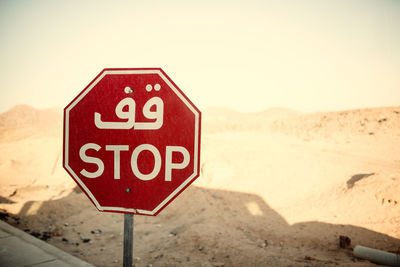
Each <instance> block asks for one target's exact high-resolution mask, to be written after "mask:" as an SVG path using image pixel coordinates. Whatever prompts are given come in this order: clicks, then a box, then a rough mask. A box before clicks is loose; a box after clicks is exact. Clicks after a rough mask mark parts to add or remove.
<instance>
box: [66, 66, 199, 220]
mask: <svg viewBox="0 0 400 267" xmlns="http://www.w3.org/2000/svg"><path fill="white" fill-rule="evenodd" d="M200 121H201V113H200V111H199V110H198V109H197V108H196V107H195V106H194V105H193V103H192V102H191V101H190V100H189V99H188V98H187V97H186V96H185V95H184V93H183V92H182V91H181V90H180V89H179V88H178V87H177V86H176V85H175V83H174V82H173V81H172V80H171V79H170V78H169V77H168V76H167V74H165V72H164V71H163V70H161V69H159V68H145V69H104V70H103V71H102V72H101V73H100V74H99V75H98V76H97V77H96V78H95V79H94V80H93V81H92V82H91V83H90V84H89V85H88V86H87V87H86V88H85V89H84V90H83V91H82V92H81V93H80V94H79V95H78V96H77V97H76V98H75V99H74V100H72V102H71V103H70V104H69V105H68V106H67V107H65V109H64V153H63V156H64V158H63V166H64V168H65V169H66V171H67V172H68V173H69V174H70V175H71V177H72V178H73V179H74V180H75V181H76V183H77V184H78V185H79V186H80V188H81V189H82V190H83V191H84V192H85V193H86V195H87V196H88V197H89V199H90V200H91V201H92V202H93V204H94V205H95V206H96V207H97V209H99V210H100V211H113V212H124V213H136V214H144V215H157V214H158V213H159V212H160V211H161V210H162V209H163V208H164V207H165V206H167V205H168V204H169V203H170V202H171V201H172V200H173V199H174V198H175V197H176V196H178V195H179V194H180V193H181V192H182V191H183V190H184V189H185V188H186V187H187V186H189V185H190V183H192V182H193V181H194V180H195V179H196V178H197V177H198V176H199V166H200Z"/></svg>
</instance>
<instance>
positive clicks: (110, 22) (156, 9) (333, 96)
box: [0, 0, 400, 112]
mask: <svg viewBox="0 0 400 267" xmlns="http://www.w3.org/2000/svg"><path fill="white" fill-rule="evenodd" d="M0 38H1V39H0V71H1V74H0V112H4V111H6V110H8V109H10V108H11V107H12V106H14V105H16V104H29V105H32V106H34V107H37V108H47V107H53V106H59V107H64V106H66V105H67V104H68V103H69V102H70V101H71V100H72V99H73V98H74V97H75V96H76V95H77V94H78V93H79V92H80V91H81V90H83V89H84V88H85V87H86V86H87V85H88V83H89V82H90V81H91V80H92V79H93V78H94V77H95V76H96V75H97V74H98V73H99V72H100V71H101V70H102V69H103V68H121V67H124V68H136V67H161V68H162V69H163V70H164V71H165V72H166V73H167V74H168V75H169V76H170V77H171V79H172V80H173V81H174V82H175V83H176V84H177V85H178V86H179V87H180V88H181V89H182V90H183V91H184V92H185V94H186V95H187V96H188V97H189V98H190V99H191V100H192V101H193V102H194V103H195V105H196V106H198V107H199V108H200V109H204V108H207V107H209V106H222V107H229V108H231V109H235V110H238V111H245V112H249V111H262V110H265V109H267V108H270V107H286V108H291V109H295V110H300V111H311V112H312V111H329V110H341V109H351V108H362V107H378V106H394V105H397V106H398V105H400V1H396V0H392V1H385V0H376V1H368V0H362V1H351V0H344V1H319V0H315V1H299V0H293V1H289V0H280V1H265V0H264V1H256V0H246V1H244V0H242V1H234V0H227V1H225V0H221V1H217V0H213V1H208V0H205V1H204V0H203V1H187V0H186V1H165V0H164V1H151V0H148V1H55V0H43V1H16V0H10V1H6V0H2V1H0Z"/></svg>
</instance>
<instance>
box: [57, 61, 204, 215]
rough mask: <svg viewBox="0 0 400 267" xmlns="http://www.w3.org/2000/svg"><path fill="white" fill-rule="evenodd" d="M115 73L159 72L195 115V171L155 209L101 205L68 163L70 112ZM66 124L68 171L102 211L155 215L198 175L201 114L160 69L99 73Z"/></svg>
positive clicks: (79, 99)
mask: <svg viewBox="0 0 400 267" xmlns="http://www.w3.org/2000/svg"><path fill="white" fill-rule="evenodd" d="M113 74H158V75H159V76H160V77H161V79H163V80H164V82H165V83H167V84H168V86H169V87H170V88H171V89H172V90H173V91H174V93H175V94H176V95H177V96H178V97H179V98H180V99H181V100H182V102H183V103H185V105H186V106H187V107H188V108H189V109H190V110H191V111H192V112H193V114H194V116H195V133H194V157H193V161H194V162H193V166H194V171H193V174H192V175H191V176H189V178H187V179H186V180H185V181H184V182H183V183H182V184H181V185H180V186H179V187H178V188H176V189H175V190H174V191H173V192H172V193H171V194H170V195H169V196H168V197H167V198H165V199H164V201H163V202H161V203H160V204H159V205H158V206H157V207H156V208H155V209H154V210H140V209H138V210H135V209H127V208H123V207H105V206H101V205H100V203H99V202H98V201H97V200H96V198H95V197H94V195H93V194H92V192H90V190H89V189H88V188H87V187H86V186H85V184H84V183H83V182H82V180H81V179H80V178H79V176H78V175H76V173H75V172H74V171H73V170H72V168H71V167H70V166H69V165H68V159H69V157H68V145H69V112H70V111H71V110H72V109H73V108H74V107H75V106H76V105H77V104H78V103H79V102H80V101H81V100H82V99H83V98H84V97H85V96H86V94H87V93H89V92H90V90H92V89H93V87H94V86H96V84H97V83H98V82H99V81H100V80H101V79H103V78H104V76H106V75H113ZM64 114H65V118H64V120H65V124H64V167H65V168H66V169H67V170H68V172H69V173H70V174H71V175H72V176H73V177H74V178H75V181H76V182H77V183H79V185H80V186H81V188H83V189H84V190H85V192H86V193H87V195H88V196H89V198H90V199H91V200H92V202H93V203H94V204H95V205H96V207H97V209H98V210H100V211H117V212H127V213H139V214H145V215H154V214H156V213H157V212H158V211H159V210H160V209H161V208H163V207H164V206H165V205H166V204H167V203H168V202H169V201H170V200H171V199H173V198H174V197H175V196H176V195H177V194H178V193H179V192H180V191H181V190H182V189H183V188H184V187H185V186H186V185H187V184H189V183H190V182H192V180H193V179H194V178H196V177H197V176H198V171H199V170H198V162H199V158H198V157H199V151H198V150H199V131H200V114H199V112H198V111H197V110H196V108H194V107H193V105H192V104H191V103H190V102H189V101H188V100H187V99H186V97H184V96H183V95H182V93H181V92H180V90H178V89H177V88H176V86H175V85H174V84H173V83H172V82H171V81H170V80H169V79H168V78H167V77H166V76H165V75H164V73H163V72H162V71H161V70H160V69H126V70H124V69H120V70H118V69H116V70H104V71H103V72H102V73H101V75H99V76H98V77H97V78H96V79H95V80H94V81H93V82H92V83H91V84H90V85H89V86H88V87H87V88H86V89H85V90H84V91H83V92H82V93H81V94H80V95H79V96H78V97H77V98H76V99H74V100H73V101H72V102H71V104H70V105H69V106H68V107H67V108H66V109H65V113H64Z"/></svg>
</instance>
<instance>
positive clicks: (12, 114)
mask: <svg viewBox="0 0 400 267" xmlns="http://www.w3.org/2000/svg"><path fill="white" fill-rule="evenodd" d="M58 123H60V124H61V123H62V109H61V108H49V109H36V108H34V107H31V106H29V105H17V106H15V107H13V108H11V109H10V110H8V111H6V112H4V113H2V114H0V127H20V126H41V125H49V124H58Z"/></svg>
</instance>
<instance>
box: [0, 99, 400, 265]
mask: <svg viewBox="0 0 400 267" xmlns="http://www.w3.org/2000/svg"><path fill="white" fill-rule="evenodd" d="M61 116H62V115H61V110H57V109H52V110H44V111H40V110H35V109H32V108H30V107H28V106H17V107H15V108H14V109H12V110H10V111H8V112H6V113H3V114H0V216H1V219H2V220H5V221H7V222H8V223H10V224H12V225H14V226H16V227H18V228H20V229H22V230H25V231H27V232H29V233H31V234H32V235H35V236H37V237H39V238H42V239H44V240H46V241H47V242H49V243H50V244H53V245H55V246H57V247H59V248H61V249H62V250H64V251H66V252H69V253H71V254H73V255H75V256H77V257H79V258H82V259H83V260H86V261H88V262H91V263H93V264H94V265H96V266H121V265H122V231H123V215H122V214H117V213H101V212H98V211H97V210H96V208H95V207H94V206H93V205H92V203H91V202H90V201H89V200H88V199H87V197H86V196H85V195H84V194H83V193H82V192H80V190H79V189H78V188H77V187H76V186H75V183H74V181H73V180H72V179H71V178H70V177H69V176H68V175H67V173H66V172H65V171H64V170H63V168H62V166H61V148H62V123H61ZM202 129H203V132H202V151H201V153H202V159H201V162H202V163H201V176H200V177H199V178H198V180H197V181H196V182H195V183H194V184H193V185H192V186H190V187H189V188H188V189H187V190H186V191H185V192H184V193H182V194H181V195H180V196H179V197H178V198H177V199H176V200H175V201H174V202H173V203H172V204H171V205H170V206H168V207H167V208H166V209H165V210H163V211H162V212H161V213H160V214H159V215H158V216H156V217H147V216H135V239H134V263H135V266H374V264H372V263H369V262H367V261H362V260H359V259H356V258H354V257H353V256H352V251H351V247H352V246H354V245H356V244H360V245H364V246H368V247H373V248H377V249H382V250H386V251H392V252H397V251H399V250H400V146H399V145H400V107H386V108H373V109H361V110H351V111H342V112H330V113H315V114H302V113H299V112H295V111H290V110H285V109H270V110H267V111H265V112H262V113H255V114H244V113H238V112H234V111H230V110H226V109H219V108H213V109H209V110H206V111H205V112H204V113H203V125H202ZM341 235H343V236H348V237H349V238H350V239H351V246H350V248H347V249H345V248H340V247H339V236H341Z"/></svg>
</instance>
